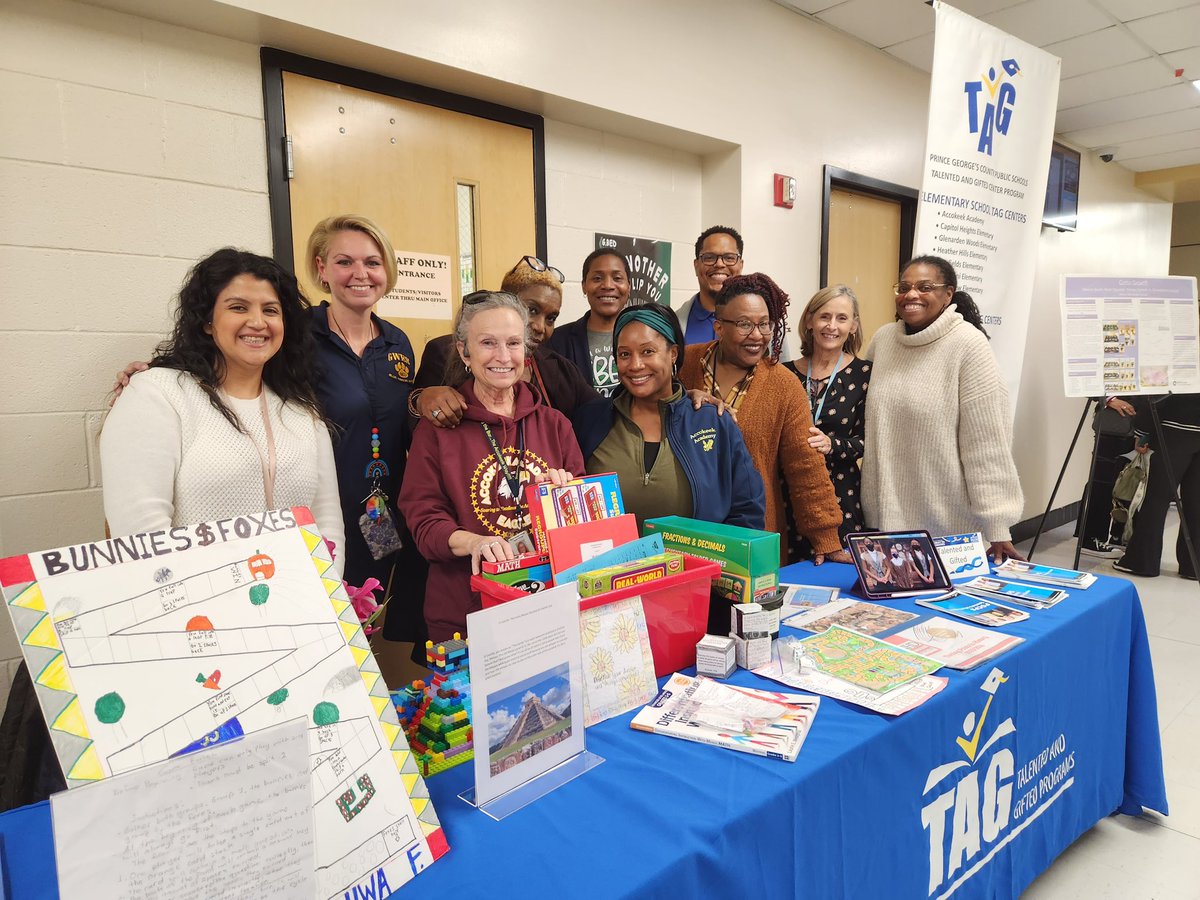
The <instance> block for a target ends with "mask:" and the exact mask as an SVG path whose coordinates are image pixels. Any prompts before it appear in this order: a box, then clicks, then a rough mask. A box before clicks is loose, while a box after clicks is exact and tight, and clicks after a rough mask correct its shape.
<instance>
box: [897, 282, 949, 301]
mask: <svg viewBox="0 0 1200 900" xmlns="http://www.w3.org/2000/svg"><path fill="white" fill-rule="evenodd" d="M944 287H946V285H944V284H934V283H933V282H932V281H922V282H921V283H920V284H909V283H908V282H907V281H901V282H900V283H898V284H893V285H892V290H894V291H895V292H896V296H897V297H899V296H901V295H903V294H907V293H908V292H909V291H911V290H912V289H913V288H916V289H917V293H918V294H932V293H933V292H934V291H936V290H937V289H938V288H944Z"/></svg>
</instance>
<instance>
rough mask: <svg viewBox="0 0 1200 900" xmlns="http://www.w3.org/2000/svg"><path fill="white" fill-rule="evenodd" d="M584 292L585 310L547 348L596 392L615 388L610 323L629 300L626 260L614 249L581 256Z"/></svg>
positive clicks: (607, 395) (564, 327) (613, 390)
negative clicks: (561, 357)
mask: <svg viewBox="0 0 1200 900" xmlns="http://www.w3.org/2000/svg"><path fill="white" fill-rule="evenodd" d="M582 282H583V293H584V295H585V296H586V297H587V301H588V311H587V312H586V313H584V314H583V315H582V316H581V317H580V318H578V319H576V320H575V321H574V322H568V323H567V324H566V325H564V326H562V327H561V328H559V329H558V330H557V331H556V332H555V333H554V336H553V337H552V338H550V349H552V350H555V351H557V352H559V353H561V354H562V355H563V356H565V357H566V358H567V359H569V360H570V361H571V362H572V363H574V364H575V366H576V367H577V368H578V369H579V371H580V372H582V373H583V377H584V378H585V379H587V381H588V383H589V384H591V386H592V387H594V388H595V389H596V390H597V391H598V392H599V393H601V394H603V395H604V396H605V397H611V396H612V395H613V393H614V392H615V391H616V389H617V373H616V369H615V367H614V362H613V338H612V331H613V323H614V322H616V320H617V313H619V312H620V311H621V310H622V309H624V308H625V304H626V303H627V302H628V301H629V283H630V278H629V263H627V262H626V261H625V257H624V256H622V255H621V254H620V253H617V252H616V251H615V250H605V249H600V250H593V251H592V252H591V253H589V254H588V255H587V256H586V257H585V258H584V260H583V273H582Z"/></svg>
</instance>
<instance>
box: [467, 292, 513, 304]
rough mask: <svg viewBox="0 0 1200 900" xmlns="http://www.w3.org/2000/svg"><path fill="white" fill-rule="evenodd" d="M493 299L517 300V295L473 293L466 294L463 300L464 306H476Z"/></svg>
mask: <svg viewBox="0 0 1200 900" xmlns="http://www.w3.org/2000/svg"><path fill="white" fill-rule="evenodd" d="M493 297H507V298H508V299H510V300H516V299H517V298H516V295H515V294H510V293H509V292H508V291H471V293H469V294H466V295H465V296H464V297H463V299H462V302H463V306H474V305H475V304H476V303H483V302H484V301H485V300H491V299H492V298H493Z"/></svg>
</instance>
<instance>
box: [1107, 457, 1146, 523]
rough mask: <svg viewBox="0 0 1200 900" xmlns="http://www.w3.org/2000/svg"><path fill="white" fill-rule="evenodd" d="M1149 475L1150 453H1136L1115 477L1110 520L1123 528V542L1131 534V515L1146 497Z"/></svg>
mask: <svg viewBox="0 0 1200 900" xmlns="http://www.w3.org/2000/svg"><path fill="white" fill-rule="evenodd" d="M1149 473H1150V453H1149V452H1146V453H1138V454H1136V455H1135V456H1134V457H1133V459H1131V460H1130V461H1129V462H1128V463H1127V464H1126V465H1125V468H1123V469H1121V471H1120V473H1119V474H1118V475H1117V480H1116V482H1115V483H1114V484H1113V491H1112V512H1111V513H1110V515H1111V516H1112V520H1113V521H1114V522H1116V523H1118V524H1121V525H1124V526H1125V533H1124V536H1123V540H1124V541H1126V542H1127V541H1128V540H1129V538H1130V536H1131V535H1132V534H1133V514H1134V513H1135V512H1137V511H1138V508H1139V507H1140V506H1141V505H1142V498H1143V497H1144V496H1145V495H1146V477H1147V476H1148V475H1149Z"/></svg>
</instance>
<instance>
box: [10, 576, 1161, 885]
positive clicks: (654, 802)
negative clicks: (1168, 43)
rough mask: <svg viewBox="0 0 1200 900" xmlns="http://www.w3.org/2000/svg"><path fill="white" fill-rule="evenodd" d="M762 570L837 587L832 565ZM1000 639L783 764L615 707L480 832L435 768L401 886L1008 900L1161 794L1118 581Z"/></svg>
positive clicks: (24, 881)
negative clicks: (427, 853) (560, 776)
mask: <svg viewBox="0 0 1200 900" xmlns="http://www.w3.org/2000/svg"><path fill="white" fill-rule="evenodd" d="M783 576H784V580H787V581H793V582H803V583H808V584H829V585H838V586H840V587H843V588H845V587H848V586H849V585H850V583H851V582H852V580H853V573H852V570H851V569H850V568H849V567H848V566H841V565H836V564H829V565H825V566H822V567H820V568H815V567H813V566H812V565H810V564H807V563H805V564H801V565H798V566H793V567H790V568H789V569H787V570H785V571H784V573H783ZM889 605H893V606H896V607H898V608H902V609H908V610H910V611H912V612H919V613H921V614H923V615H928V614H929V612H930V611H929V610H925V609H923V608H921V607H918V606H916V605H915V604H913V603H912V602H911V601H906V600H898V601H894V602H892V603H891V604H889ZM901 627H905V626H901ZM1002 630H1003V631H1005V632H1007V633H1011V634H1018V635H1020V636H1022V637H1024V638H1025V643H1023V644H1021V645H1020V646H1018V647H1017V648H1015V649H1013V650H1011V651H1010V652H1008V653H1006V654H1005V655H1003V656H1001V657H999V658H998V659H997V660H994V661H993V662H992V663H989V664H984V665H983V666H980V667H979V668H977V669H975V670H973V671H970V672H965V673H960V672H952V671H949V670H943V671H942V672H941V673H940V674H945V675H948V677H949V679H950V683H949V684H948V685H947V687H946V689H945V690H944V691H943V692H942V693H941V694H939V695H938V696H936V697H934V698H932V699H931V700H930V701H929V702H927V703H926V704H924V705H923V706H921V707H919V708H917V709H915V710H913V711H912V712H910V713H907V714H905V715H903V716H900V717H898V718H889V717H886V716H882V715H878V714H875V713H870V712H867V711H865V710H862V709H860V708H858V707H853V706H850V705H848V704H843V703H840V702H837V701H833V700H829V699H824V700H823V701H822V704H821V710H820V713H819V714H818V716H817V719H816V723H815V725H814V727H813V730H812V733H811V734H810V735H809V737H808V740H807V742H806V743H805V745H804V748H803V750H801V752H800V757H799V759H798V760H797V761H796V762H795V763H791V764H789V763H785V762H779V761H776V760H769V759H763V758H760V757H756V756H750V755H747V754H742V753H735V752H732V751H726V750H721V749H719V748H714V747H708V746H704V745H701V744H692V743H689V742H686V741H680V740H675V739H672V738H667V737H662V736H659V735H647V734H643V733H640V732H634V731H632V730H631V729H630V728H629V727H628V723H629V719H630V717H631V716H632V713H630V714H627V715H625V716H621V717H618V718H616V719H613V720H610V721H608V722H605V723H603V724H601V725H598V726H596V727H594V728H591V729H589V730H588V732H587V744H588V749H589V750H592V751H593V752H595V753H598V754H599V755H601V756H603V757H604V758H605V760H606V761H605V763H604V764H603V765H601V766H599V767H598V768H596V769H594V770H592V771H591V772H588V773H586V774H584V775H583V776H582V777H580V778H578V779H576V780H575V781H573V782H571V783H569V784H567V785H565V786H564V787H562V788H560V789H559V790H557V791H555V792H554V793H552V794H550V795H548V796H546V797H544V798H542V799H541V800H539V801H537V802H536V803H535V804H533V805H531V806H529V807H526V808H525V809H523V810H521V811H519V812H517V813H515V814H513V815H512V816H510V817H509V818H507V819H505V820H503V821H501V822H495V821H493V820H491V819H489V818H488V817H486V816H485V815H483V814H482V813H480V812H477V811H476V810H475V809H473V808H471V807H470V806H468V805H467V804H465V803H464V802H463V801H462V800H460V799H458V797H457V796H456V795H457V794H458V793H459V792H460V791H462V790H464V789H465V788H467V787H469V786H470V783H471V777H472V776H471V767H470V766H469V765H468V766H459V767H457V768H455V769H452V770H450V771H449V772H446V773H443V774H441V775H437V776H435V777H433V778H431V779H429V789H430V794H431V795H432V798H433V801H434V804H435V806H436V808H437V810H438V814H439V815H440V817H441V819H442V823H443V825H444V826H445V830H446V834H447V837H448V839H449V842H450V847H451V850H450V853H449V854H448V855H446V856H445V857H443V858H442V859H441V860H440V861H439V862H438V863H437V864H436V865H434V866H433V867H432V868H431V869H429V870H428V871H427V872H425V873H424V874H422V875H421V876H420V877H419V878H418V879H416V880H415V881H414V882H413V883H412V884H411V885H410V886H409V887H408V888H406V889H405V891H402V892H401V893H404V892H406V891H407V892H410V893H414V894H416V893H421V894H423V895H424V896H437V897H442V896H455V897H477V896H483V895H484V894H485V893H486V894H487V895H488V896H498V897H507V896H514V895H517V894H526V893H531V892H537V893H546V892H550V893H555V894H561V895H564V896H570V897H585V896H586V897H621V896H655V897H693V896H709V897H722V896H747V897H795V896H800V895H805V896H812V897H822V898H824V897H871V896H880V897H905V898H907V897H913V898H924V897H943V896H947V895H949V894H950V893H951V892H953V893H954V895H955V896H957V897H1017V896H1018V895H1019V894H1020V892H1021V891H1022V889H1023V888H1025V887H1026V886H1027V885H1028V884H1029V883H1030V882H1031V881H1033V879H1034V878H1036V877H1037V875H1038V874H1039V873H1040V872H1042V871H1043V870H1044V869H1045V868H1046V867H1047V866H1049V865H1050V863H1051V862H1052V861H1053V860H1054V858H1055V857H1056V856H1057V855H1058V854H1059V853H1061V852H1062V850H1063V849H1065V848H1066V847H1067V846H1068V845H1069V844H1070V843H1071V842H1072V841H1074V840H1075V839H1076V838H1077V837H1078V836H1079V835H1081V834H1082V833H1083V832H1085V831H1086V830H1087V829H1088V828H1090V827H1091V826H1092V825H1093V824H1095V823H1096V822H1097V821H1099V820H1100V819H1102V818H1104V817H1105V816H1107V815H1110V814H1111V813H1113V812H1114V811H1117V810H1120V811H1121V812H1124V813H1128V814H1136V813H1138V812H1140V811H1141V809H1142V808H1143V807H1148V808H1150V809H1154V810H1158V811H1160V812H1164V813H1165V812H1166V811H1167V800H1166V789H1165V785H1164V782H1163V772H1162V751H1161V746H1160V742H1159V732H1158V711H1157V703H1156V699H1155V691H1154V675H1153V671H1152V668H1151V664H1150V653H1149V647H1148V645H1147V639H1146V628H1145V620H1144V619H1143V616H1142V608H1141V603H1140V602H1139V600H1138V596H1137V593H1136V591H1135V590H1134V589H1133V586H1132V585H1131V584H1130V583H1129V582H1128V581H1124V580H1120V579H1115V578H1106V577H1101V578H1099V580H1098V581H1097V583H1096V584H1095V585H1093V586H1092V587H1091V588H1090V589H1088V590H1086V591H1077V592H1075V593H1074V594H1073V595H1072V596H1071V597H1070V598H1069V599H1067V600H1065V601H1064V602H1062V603H1060V604H1059V605H1058V606H1056V607H1054V608H1052V609H1049V610H1040V611H1032V612H1031V614H1030V618H1029V620H1028V621H1026V622H1022V623H1019V624H1017V625H1012V626H1007V627H1006V628H1004V629H1002ZM993 668H995V669H999V670H1000V672H1001V673H1002V677H1003V678H1004V679H1005V680H1004V681H999V679H998V677H996V676H992V670H993ZM989 676H992V677H991V678H990V679H989ZM732 681H733V682H734V683H739V684H746V685H757V686H760V687H769V686H770V683H769V682H764V681H763V680H761V679H759V678H757V677H756V676H754V675H752V674H750V673H748V672H739V673H738V674H737V675H735V676H734V677H733V679H732ZM985 685H986V686H989V687H994V690H993V691H992V692H990V693H989V692H988V691H987V690H985ZM976 735H978V737H977V738H976ZM993 736H995V739H994V740H990V739H991V738H992V737H993ZM960 737H961V738H962V739H963V741H962V743H960V742H958V741H957V740H956V739H957V738H960ZM972 738H976V740H975V741H974V743H973V742H972ZM989 741H990V742H989ZM48 818H49V815H48V809H47V808H46V805H45V804H39V805H37V806H31V807H27V808H26V809H23V810H18V811H16V812H14V813H10V814H8V815H6V816H0V837H2V838H3V840H4V845H3V846H4V853H5V858H6V863H7V866H8V868H9V877H10V881H9V885H10V886H11V889H12V891H13V894H12V896H13V897H14V898H16V900H25V898H32V897H54V896H57V892H56V890H55V882H54V862H53V849H52V846H51V844H50V840H49V825H48Z"/></svg>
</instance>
